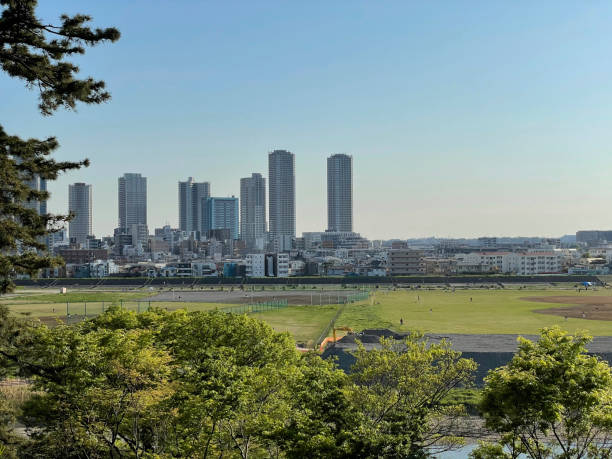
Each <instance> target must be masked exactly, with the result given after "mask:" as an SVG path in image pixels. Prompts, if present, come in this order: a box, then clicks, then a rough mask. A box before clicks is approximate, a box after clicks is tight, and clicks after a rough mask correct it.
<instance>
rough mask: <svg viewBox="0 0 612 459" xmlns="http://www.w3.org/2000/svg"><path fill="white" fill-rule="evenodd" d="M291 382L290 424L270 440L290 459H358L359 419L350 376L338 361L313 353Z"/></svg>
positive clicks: (305, 358) (275, 433)
mask: <svg viewBox="0 0 612 459" xmlns="http://www.w3.org/2000/svg"><path fill="white" fill-rule="evenodd" d="M298 368H299V375H298V377H295V378H293V379H291V380H290V381H288V383H289V394H290V399H289V407H288V411H287V414H286V422H285V423H284V424H283V425H282V426H281V428H280V429H278V430H277V431H274V432H271V437H270V439H271V440H272V441H273V442H274V443H275V444H276V445H278V447H279V449H280V450H281V451H283V454H284V455H285V456H286V457H288V458H303V459H306V458H327V457H334V458H343V457H346V458H348V457H355V454H354V453H355V451H354V448H353V441H352V440H353V432H354V431H355V430H356V428H355V427H356V424H357V423H356V421H357V420H358V419H359V417H358V415H357V411H356V410H355V409H354V408H353V407H352V405H351V404H350V402H349V399H348V397H347V391H348V389H349V387H350V381H349V378H348V376H347V375H346V374H345V373H344V372H343V371H341V370H338V368H337V367H336V365H335V363H334V362H329V361H325V360H323V359H321V358H320V356H319V355H318V354H314V353H309V354H306V355H304V356H303V357H302V359H301V361H300V362H299V364H298Z"/></svg>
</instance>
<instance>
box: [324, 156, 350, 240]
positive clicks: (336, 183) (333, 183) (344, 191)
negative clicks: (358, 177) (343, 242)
mask: <svg viewBox="0 0 612 459" xmlns="http://www.w3.org/2000/svg"><path fill="white" fill-rule="evenodd" d="M327 230H328V231H346V232H350V231H353V157H352V156H349V155H343V154H338V155H332V156H330V157H329V158H327Z"/></svg>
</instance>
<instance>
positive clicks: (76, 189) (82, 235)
mask: <svg viewBox="0 0 612 459" xmlns="http://www.w3.org/2000/svg"><path fill="white" fill-rule="evenodd" d="M68 211H69V212H71V213H73V214H74V218H73V219H72V220H70V223H69V224H68V232H69V237H70V239H73V240H74V241H75V242H77V243H78V244H81V245H82V246H83V247H84V246H85V243H86V241H87V237H88V236H92V235H93V227H92V196H91V185H87V184H86V183H75V184H73V185H68Z"/></svg>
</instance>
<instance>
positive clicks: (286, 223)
mask: <svg viewBox="0 0 612 459" xmlns="http://www.w3.org/2000/svg"><path fill="white" fill-rule="evenodd" d="M268 187H269V203H270V204H269V205H270V238H271V240H272V241H273V242H274V244H275V248H276V250H278V251H281V252H282V251H285V250H288V249H290V248H291V241H292V239H293V238H294V237H295V156H294V154H293V153H291V152H289V151H286V150H274V151H273V152H271V153H270V154H269V155H268Z"/></svg>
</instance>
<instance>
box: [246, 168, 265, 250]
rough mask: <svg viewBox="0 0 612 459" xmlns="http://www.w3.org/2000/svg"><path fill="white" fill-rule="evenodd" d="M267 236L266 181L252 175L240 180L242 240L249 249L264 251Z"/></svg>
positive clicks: (259, 175) (257, 175)
mask: <svg viewBox="0 0 612 459" xmlns="http://www.w3.org/2000/svg"><path fill="white" fill-rule="evenodd" d="M265 235H266V179H265V178H263V177H262V176H261V174H251V176H250V177H246V178H242V179H240V238H241V239H242V240H243V241H245V242H246V245H247V247H248V248H257V249H260V250H263V249H264V243H265V241H264V238H265Z"/></svg>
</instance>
